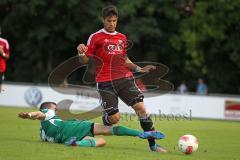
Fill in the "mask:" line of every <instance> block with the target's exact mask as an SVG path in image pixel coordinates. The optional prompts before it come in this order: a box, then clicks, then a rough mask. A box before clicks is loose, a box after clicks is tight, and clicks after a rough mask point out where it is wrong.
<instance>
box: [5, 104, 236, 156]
mask: <svg viewBox="0 0 240 160" xmlns="http://www.w3.org/2000/svg"><path fill="white" fill-rule="evenodd" d="M33 110H34V108H31V109H26V108H7V107H0V160H18V159H19V160H66V159H69V160H70V159H74V160H78V159H79V160H106V159H114V160H138V159H139V160H146V159H147V160H186V159H187V160H191V159H194V160H215V159H216V160H239V159H240V151H239V150H240V122H230V121H214V120H196V119H192V120H179V121H168V120H161V121H160V120H159V121H156V122H155V127H156V128H157V129H159V130H162V131H163V132H164V133H165V134H166V138H165V139H164V140H158V143H159V144H161V145H162V146H164V147H165V148H167V149H169V151H170V152H169V153H165V154H160V153H153V152H150V151H149V149H148V147H147V142H146V141H145V140H142V139H139V138H135V137H116V136H114V137H105V139H106V140H107V145H106V146H105V147H103V148H80V147H67V146H64V145H61V144H52V143H46V142H41V141H40V139H39V121H37V120H35V121H32V120H22V119H20V118H18V117H17V113H18V112H20V111H33ZM94 121H96V122H100V118H98V119H96V120H94ZM120 124H121V125H126V126H128V127H132V128H135V129H140V125H139V123H138V121H137V120H132V121H126V120H125V121H124V120H122V121H121V123H120ZM187 133H188V134H192V135H194V136H196V137H197V138H198V141H199V148H198V150H197V152H195V153H193V154H191V155H183V154H181V153H180V152H179V151H178V149H177V142H178V138H179V137H180V136H182V135H184V134H187Z"/></svg>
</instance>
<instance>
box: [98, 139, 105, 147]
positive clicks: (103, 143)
mask: <svg viewBox="0 0 240 160" xmlns="http://www.w3.org/2000/svg"><path fill="white" fill-rule="evenodd" d="M106 143H107V142H106V141H105V139H103V138H99V139H97V143H96V147H103V146H105V145H106Z"/></svg>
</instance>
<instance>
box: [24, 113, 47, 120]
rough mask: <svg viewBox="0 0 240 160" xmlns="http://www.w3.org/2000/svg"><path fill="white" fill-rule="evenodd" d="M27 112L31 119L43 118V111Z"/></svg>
mask: <svg viewBox="0 0 240 160" xmlns="http://www.w3.org/2000/svg"><path fill="white" fill-rule="evenodd" d="M28 114H29V115H30V118H29V119H32V120H35V119H38V120H44V119H45V114H43V113H42V112H40V111H37V112H29V113H28Z"/></svg>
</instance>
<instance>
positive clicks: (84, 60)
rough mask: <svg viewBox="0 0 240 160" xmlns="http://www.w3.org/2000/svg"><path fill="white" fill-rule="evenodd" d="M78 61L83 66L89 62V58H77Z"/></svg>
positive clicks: (84, 56)
mask: <svg viewBox="0 0 240 160" xmlns="http://www.w3.org/2000/svg"><path fill="white" fill-rule="evenodd" d="M79 60H80V62H81V63H83V64H88V62H89V58H88V57H87V56H86V55H83V56H79Z"/></svg>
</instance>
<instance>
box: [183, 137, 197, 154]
mask: <svg viewBox="0 0 240 160" xmlns="http://www.w3.org/2000/svg"><path fill="white" fill-rule="evenodd" d="M178 148H179V150H180V151H181V152H183V153H185V154H191V153H192V152H195V151H196V150H197V149H198V140H197V138H196V137H194V136H193V135H189V134H188V135H183V136H182V137H180V139H179V141H178Z"/></svg>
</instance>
